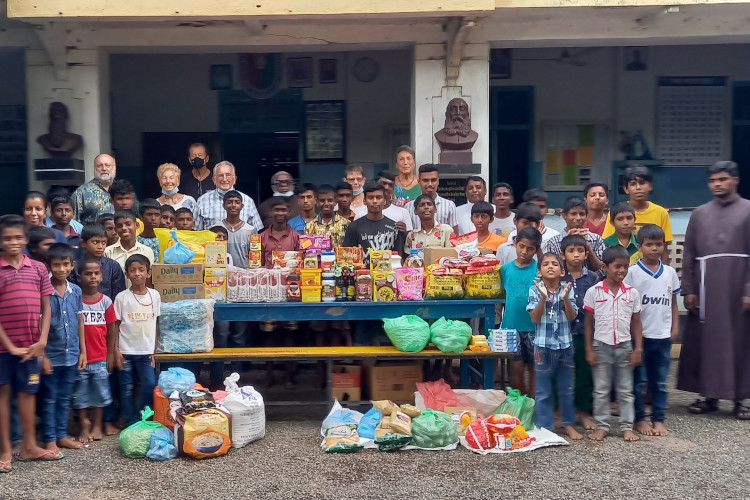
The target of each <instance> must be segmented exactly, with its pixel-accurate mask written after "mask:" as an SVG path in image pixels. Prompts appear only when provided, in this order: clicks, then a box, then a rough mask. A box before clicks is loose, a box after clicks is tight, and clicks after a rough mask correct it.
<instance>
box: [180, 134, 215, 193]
mask: <svg viewBox="0 0 750 500" xmlns="http://www.w3.org/2000/svg"><path fill="white" fill-rule="evenodd" d="M208 160H209V156H208V152H207V151H206V146H205V145H204V144H202V143H200V142H196V143H194V144H191V145H190V148H189V149H188V161H189V162H190V166H191V167H192V168H191V171H190V173H186V174H185V176H184V181H183V182H182V184H180V191H182V193H183V194H186V195H188V196H191V197H193V198H195V199H196V200H197V199H198V198H200V197H201V196H203V195H204V194H206V193H208V192H209V191H211V190H212V189H216V185H215V184H214V180H213V177H212V176H211V169H209V168H208Z"/></svg>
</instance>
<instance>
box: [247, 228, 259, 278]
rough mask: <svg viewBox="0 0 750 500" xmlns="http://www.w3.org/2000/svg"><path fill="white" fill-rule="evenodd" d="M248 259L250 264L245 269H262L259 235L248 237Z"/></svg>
mask: <svg viewBox="0 0 750 500" xmlns="http://www.w3.org/2000/svg"><path fill="white" fill-rule="evenodd" d="M248 257H249V258H250V263H249V264H248V266H247V267H249V268H250V269H260V268H261V267H263V253H262V252H261V247H260V235H259V234H251V235H250V253H249V254H248Z"/></svg>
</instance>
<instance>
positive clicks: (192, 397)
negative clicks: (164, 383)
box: [180, 389, 216, 413]
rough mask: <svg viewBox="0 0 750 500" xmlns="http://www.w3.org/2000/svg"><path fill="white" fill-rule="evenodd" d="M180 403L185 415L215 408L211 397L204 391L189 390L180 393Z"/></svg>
mask: <svg viewBox="0 0 750 500" xmlns="http://www.w3.org/2000/svg"><path fill="white" fill-rule="evenodd" d="M180 403H182V409H183V411H184V412H185V413H194V412H196V411H200V410H206V409H208V408H215V407H216V403H215V402H214V397H213V395H212V394H211V393H210V392H209V391H206V390H200V389H189V390H187V391H182V392H180Z"/></svg>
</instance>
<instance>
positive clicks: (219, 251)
mask: <svg viewBox="0 0 750 500" xmlns="http://www.w3.org/2000/svg"><path fill="white" fill-rule="evenodd" d="M204 246H205V248H206V270H205V275H204V278H203V283H204V285H205V295H206V298H207V299H214V300H217V301H225V300H227V242H226V241H212V242H210V243H206V244H205V245H204Z"/></svg>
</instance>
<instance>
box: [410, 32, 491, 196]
mask: <svg viewBox="0 0 750 500" xmlns="http://www.w3.org/2000/svg"><path fill="white" fill-rule="evenodd" d="M489 54H490V48H489V44H486V43H481V44H467V45H466V46H464V50H463V57H462V58H461V67H460V72H459V76H458V79H457V81H456V85H455V86H448V85H447V79H446V71H445V65H446V58H445V45H444V44H418V45H417V46H416V47H415V50H414V87H413V97H414V98H413V103H414V105H413V108H412V130H413V132H412V133H413V138H412V143H413V145H414V148H415V150H416V152H417V158H416V160H417V165H421V164H423V163H439V159H438V158H439V157H438V155H439V153H440V146H439V145H438V143H437V141H436V140H435V137H434V134H435V132H437V131H438V130H440V129H442V128H443V126H444V124H445V107H446V106H447V105H448V102H449V101H450V100H451V99H453V98H455V97H461V98H463V99H464V100H465V101H466V102H467V104H468V105H469V110H470V112H471V128H472V130H474V131H476V132H477V133H478V134H479V138H478V139H477V142H476V143H475V144H474V147H473V148H472V155H473V163H478V164H481V166H482V174H481V175H482V176H483V177H484V178H485V179H487V180H488V181H489V172H490V170H489V163H490V161H489V160H490V137H489V134H490V109H489V82H490V80H489V76H490V75H489Z"/></svg>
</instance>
